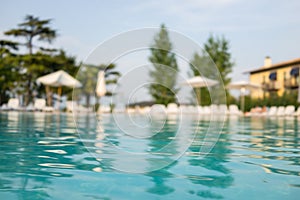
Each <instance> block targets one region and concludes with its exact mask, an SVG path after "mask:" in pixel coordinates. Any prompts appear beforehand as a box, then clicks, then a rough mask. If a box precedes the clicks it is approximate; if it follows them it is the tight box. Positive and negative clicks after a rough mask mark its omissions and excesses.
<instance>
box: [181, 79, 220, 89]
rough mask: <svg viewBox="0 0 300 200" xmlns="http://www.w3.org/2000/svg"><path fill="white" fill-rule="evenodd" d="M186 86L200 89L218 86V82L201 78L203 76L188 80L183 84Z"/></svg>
mask: <svg viewBox="0 0 300 200" xmlns="http://www.w3.org/2000/svg"><path fill="white" fill-rule="evenodd" d="M185 84H186V85H190V86H192V87H193V88H202V87H210V86H214V85H217V84H218V81H215V80H212V79H209V78H206V77H203V76H195V77H193V78H190V79H188V80H187V81H186V82H185Z"/></svg>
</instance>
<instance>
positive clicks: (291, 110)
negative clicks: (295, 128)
mask: <svg viewBox="0 0 300 200" xmlns="http://www.w3.org/2000/svg"><path fill="white" fill-rule="evenodd" d="M294 113H295V106H293V105H289V106H287V107H286V108H285V111H284V115H285V116H293V115H294Z"/></svg>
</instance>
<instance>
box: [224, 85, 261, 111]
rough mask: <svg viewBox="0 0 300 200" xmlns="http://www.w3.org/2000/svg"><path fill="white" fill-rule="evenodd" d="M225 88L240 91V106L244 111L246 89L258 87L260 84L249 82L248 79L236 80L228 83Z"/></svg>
mask: <svg viewBox="0 0 300 200" xmlns="http://www.w3.org/2000/svg"><path fill="white" fill-rule="evenodd" d="M227 88H228V89H233V90H240V92H241V108H242V111H244V108H245V92H246V90H250V91H252V90H257V89H260V88H261V85H259V84H256V83H251V82H248V81H237V82H233V83H230V84H229V85H228V86H227Z"/></svg>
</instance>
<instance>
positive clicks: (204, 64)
mask: <svg viewBox="0 0 300 200" xmlns="http://www.w3.org/2000/svg"><path fill="white" fill-rule="evenodd" d="M212 65H213V63H212V61H211V60H210V58H209V57H208V56H207V55H206V54H204V55H201V56H200V55H199V54H198V53H195V54H194V56H193V58H192V60H191V61H190V69H191V71H190V73H189V75H190V76H191V77H194V76H205V77H207V78H211V79H216V76H215V74H214V72H213V70H212V69H213V68H212V67H213V66H212ZM193 94H195V95H196V100H197V104H198V105H209V104H210V103H211V98H210V94H209V91H208V89H207V88H206V87H203V88H193ZM200 94H201V95H200ZM193 96H194V95H193Z"/></svg>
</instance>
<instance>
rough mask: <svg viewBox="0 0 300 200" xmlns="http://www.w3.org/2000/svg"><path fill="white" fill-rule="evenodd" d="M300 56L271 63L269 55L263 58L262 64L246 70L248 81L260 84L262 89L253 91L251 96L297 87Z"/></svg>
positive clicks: (265, 95)
mask: <svg viewBox="0 0 300 200" xmlns="http://www.w3.org/2000/svg"><path fill="white" fill-rule="evenodd" d="M299 67H300V58H297V59H294V60H289V61H286V62H280V63H276V64H272V60H271V58H270V57H268V56H267V57H266V58H265V62H264V66H262V67H260V68H258V69H255V70H251V71H248V72H247V73H249V74H250V82H253V83H257V84H261V86H262V90H257V91H253V92H252V93H251V97H253V98H263V97H268V96H270V95H272V94H275V93H277V94H278V95H279V96H281V95H282V94H283V93H284V92H285V91H292V90H296V89H298V85H299V84H298V77H299Z"/></svg>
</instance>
